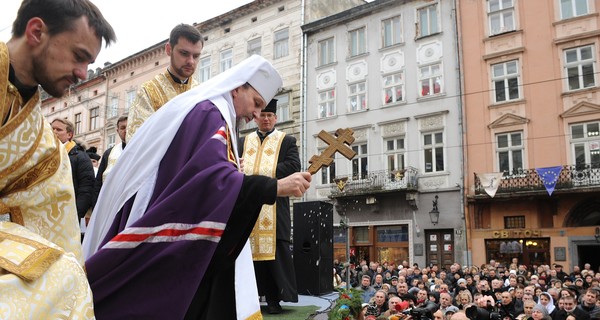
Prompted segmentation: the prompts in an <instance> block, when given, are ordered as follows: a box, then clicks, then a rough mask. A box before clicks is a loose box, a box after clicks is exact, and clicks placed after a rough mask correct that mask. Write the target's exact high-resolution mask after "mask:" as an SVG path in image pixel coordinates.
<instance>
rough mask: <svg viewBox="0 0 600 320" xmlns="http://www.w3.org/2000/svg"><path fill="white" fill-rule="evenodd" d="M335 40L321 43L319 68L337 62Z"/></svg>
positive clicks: (330, 39)
mask: <svg viewBox="0 0 600 320" xmlns="http://www.w3.org/2000/svg"><path fill="white" fill-rule="evenodd" d="M334 46H335V44H334V42H333V38H329V39H325V40H321V41H319V66H324V65H326V64H330V63H333V62H335V60H334V51H333V49H334Z"/></svg>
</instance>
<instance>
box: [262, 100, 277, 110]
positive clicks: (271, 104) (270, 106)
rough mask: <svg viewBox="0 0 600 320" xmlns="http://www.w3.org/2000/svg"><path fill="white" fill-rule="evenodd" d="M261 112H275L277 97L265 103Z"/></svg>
mask: <svg viewBox="0 0 600 320" xmlns="http://www.w3.org/2000/svg"><path fill="white" fill-rule="evenodd" d="M261 112H273V113H277V99H272V100H271V101H270V102H269V104H267V107H266V108H264V109H263V110H262V111H261Z"/></svg>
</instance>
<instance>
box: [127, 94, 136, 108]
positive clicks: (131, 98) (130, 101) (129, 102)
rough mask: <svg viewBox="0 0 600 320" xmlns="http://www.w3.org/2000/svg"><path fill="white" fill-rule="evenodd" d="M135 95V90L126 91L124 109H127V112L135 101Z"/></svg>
mask: <svg viewBox="0 0 600 320" xmlns="http://www.w3.org/2000/svg"><path fill="white" fill-rule="evenodd" d="M135 93H136V92H135V90H129V91H127V101H126V103H125V107H126V108H127V110H129V107H131V105H132V104H133V102H134V101H135Z"/></svg>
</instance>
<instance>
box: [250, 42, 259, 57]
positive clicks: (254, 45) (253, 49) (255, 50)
mask: <svg viewBox="0 0 600 320" xmlns="http://www.w3.org/2000/svg"><path fill="white" fill-rule="evenodd" d="M260 49H261V38H256V39H252V40H250V41H248V57H249V56H251V55H253V54H257V55H260Z"/></svg>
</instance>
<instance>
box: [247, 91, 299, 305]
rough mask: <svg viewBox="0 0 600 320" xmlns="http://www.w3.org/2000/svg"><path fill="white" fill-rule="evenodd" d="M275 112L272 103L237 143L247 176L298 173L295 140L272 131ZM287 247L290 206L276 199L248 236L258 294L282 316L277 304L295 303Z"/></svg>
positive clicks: (294, 287)
mask: <svg viewBox="0 0 600 320" xmlns="http://www.w3.org/2000/svg"><path fill="white" fill-rule="evenodd" d="M276 112H277V100H276V99H273V100H271V102H269V104H268V105H267V107H266V108H265V109H264V110H262V112H261V113H260V116H259V117H257V118H255V119H254V121H255V122H256V124H257V126H258V129H257V130H256V131H254V132H252V133H250V134H248V135H247V136H246V137H243V138H241V139H240V142H239V143H238V148H239V150H238V152H239V153H240V154H241V155H242V158H243V159H244V173H245V174H247V175H263V176H268V177H272V178H277V179H281V178H284V177H287V176H289V175H291V174H292V173H294V172H298V171H300V157H299V155H298V147H297V146H296V138H294V137H293V136H290V135H286V134H285V132H283V131H279V130H277V129H275V124H276V123H277V113H276ZM290 245H291V217H290V202H289V198H288V197H278V198H277V202H276V203H275V204H274V205H263V206H262V208H261V211H260V215H259V216H258V220H257V221H256V224H255V226H254V228H253V229H252V234H251V235H250V246H251V248H252V259H253V260H254V271H255V275H256V284H257V286H258V294H259V295H261V296H265V298H266V300H267V312H268V313H271V314H277V313H281V311H282V309H281V305H280V304H279V301H286V302H298V290H297V288H296V272H295V271H294V261H293V259H292V253H291V250H290Z"/></svg>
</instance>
